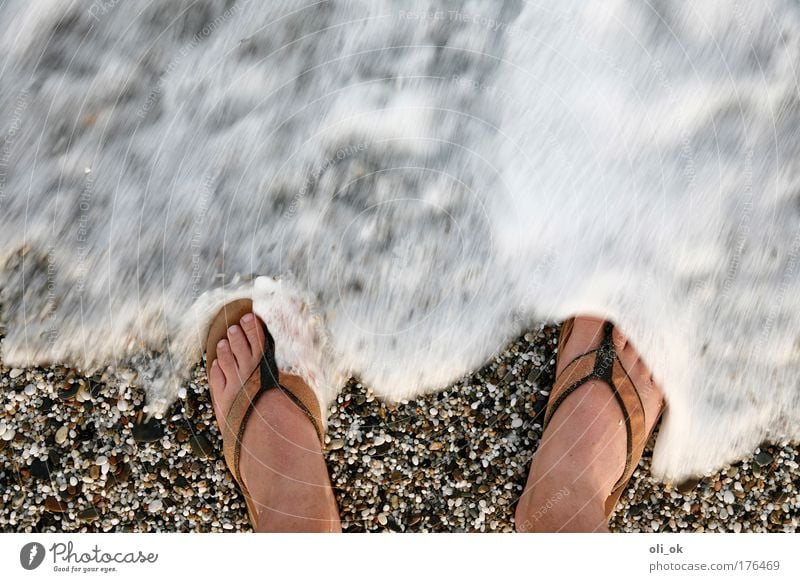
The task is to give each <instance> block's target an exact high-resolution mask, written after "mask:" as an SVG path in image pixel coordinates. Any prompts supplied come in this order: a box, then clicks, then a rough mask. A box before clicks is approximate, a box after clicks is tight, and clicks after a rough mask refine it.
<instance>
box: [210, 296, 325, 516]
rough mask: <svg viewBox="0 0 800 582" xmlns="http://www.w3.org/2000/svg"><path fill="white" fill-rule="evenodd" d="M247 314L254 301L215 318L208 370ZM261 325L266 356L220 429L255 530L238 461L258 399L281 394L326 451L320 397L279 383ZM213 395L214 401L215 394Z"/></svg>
mask: <svg viewBox="0 0 800 582" xmlns="http://www.w3.org/2000/svg"><path fill="white" fill-rule="evenodd" d="M248 313H253V301H252V300H251V299H238V300H236V301H231V302H230V303H227V304H226V305H224V306H223V307H222V309H220V311H219V313H217V315H216V316H215V317H214V319H213V320H212V322H211V326H210V328H209V330H208V338H207V341H206V368H207V369H208V368H210V366H211V364H212V363H213V362H214V360H216V359H217V343H218V342H219V341H220V340H222V339H224V338H225V337H226V335H227V333H228V328H229V327H230V326H232V325H239V321H240V320H241V319H242V317H244V316H245V315H247V314H248ZM256 317H258V316H256ZM258 321H259V323H260V324H261V326H262V327H263V329H264V336H265V337H266V342H265V346H264V354H263V356H262V358H261V360H260V362H259V364H258V365H257V366H256V368H255V370H253V372H252V373H251V374H250V376H249V377H248V378H247V380H246V381H245V382H244V384H243V385H242V387H241V388H240V389H239V392H238V394H236V397H235V398H234V400H233V404H232V405H231V408H230V410H229V411H228V413H227V415H226V417H225V420H224V421H223V423H222V425H221V426H220V430H221V432H222V447H223V452H224V455H225V462H226V463H227V464H228V468H229V469H230V471H231V473H232V474H233V477H234V479H236V482H237V483H238V484H239V487H240V488H241V490H242V494H243V495H244V498H245V501H246V503H247V513H248V516H249V517H250V523H251V524H252V525H253V527H255V525H256V517H257V515H258V512H257V509H256V505H255V502H254V501H253V499H252V497H250V494H249V492H248V491H247V488H246V487H245V485H244V481H243V480H242V476H241V474H240V472H239V457H240V454H241V448H242V438H243V437H244V430H245V427H246V426H247V422H248V420H249V419H250V415H251V413H252V412H253V409H254V408H255V406H256V403H257V402H258V399H259V398H260V397H261V396H262V395H263V394H264V393H265V392H267V391H269V390H273V389H278V390H281V391H282V392H283V393H284V394H286V395H287V396H288V397H289V398H290V399H291V400H292V401H293V402H294V403H295V404H296V405H297V406H298V407H300V409H301V410H302V411H303V412H304V413H305V414H306V416H308V418H309V419H310V420H311V423H312V424H313V425H314V429H315V430H316V431H317V436H318V437H319V440H320V443H322V446H323V448H324V446H325V440H324V431H323V428H322V414H321V411H320V406H319V402H318V401H317V397H316V396H315V395H314V393H313V392H312V391H311V389H310V388H308V387H306V386H305V385H299V386H293V387H292V389H291V390H290V389H289V388H287V387H286V386H284V385H281V384H280V383H279V382H278V366H277V364H276V362H275V340H274V339H273V338H272V335H271V334H270V332H269V330H268V329H267V326H266V324H265V323H264V322H263V321H261V319H260V318H259V320H258ZM211 394H212V401H213V392H212V393H211Z"/></svg>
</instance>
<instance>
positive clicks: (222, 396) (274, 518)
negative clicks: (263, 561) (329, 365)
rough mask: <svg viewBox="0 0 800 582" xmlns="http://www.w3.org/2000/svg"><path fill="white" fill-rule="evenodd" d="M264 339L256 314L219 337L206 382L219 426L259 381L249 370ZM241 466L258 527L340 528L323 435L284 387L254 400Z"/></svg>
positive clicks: (290, 381) (295, 382) (295, 379)
mask: <svg viewBox="0 0 800 582" xmlns="http://www.w3.org/2000/svg"><path fill="white" fill-rule="evenodd" d="M275 341H276V342H277V341H280V338H276V340H275ZM265 343H266V340H265V336H264V331H263V328H262V327H261V325H260V323H259V321H258V320H257V318H256V316H255V315H254V314H253V313H248V314H246V315H244V316H243V317H242V318H241V320H240V321H239V323H238V324H237V325H232V326H231V327H229V328H228V330H227V334H226V336H225V338H224V339H222V340H220V341H219V342H218V343H217V358H216V359H215V360H214V361H213V362H211V363H210V364H211V365H210V368H209V372H208V382H209V385H210V388H211V392H212V396H213V401H214V413H215V415H216V417H217V423H219V424H220V427H222V423H224V422H226V418H227V415H228V411H229V410H230V408H231V406H232V405H233V402H234V399H235V397H236V395H237V393H238V392H239V390H240V389H241V388H242V386H243V385H244V384H245V383H246V382H248V381H249V382H259V381H260V379H259V377H258V374H256V375H255V377H254V378H252V379H251V376H252V375H253V371H254V370H255V369H256V368H257V367H258V365H259V362H260V361H261V358H262V356H263V354H264V348H265ZM278 376H279V378H278V379H279V381H280V383H281V384H282V385H284V386H286V387H287V388H289V389H292V387H294V386H300V385H303V386H305V383H304V382H303V380H302V378H300V377H299V376H292V375H288V374H284V373H282V372H280V371H279V373H278ZM239 470H240V473H241V476H242V480H243V481H244V485H245V487H246V488H247V491H248V492H249V494H250V496H251V498H252V499H253V501H254V504H255V507H256V510H255V511H256V514H257V515H256V516H254V519H255V521H256V523H254V524H253V527H254V529H256V530H257V531H283V532H287V531H305V532H308V531H323V532H334V531H341V525H340V521H339V511H338V508H337V507H336V500H335V498H334V495H333V489H332V488H331V483H330V478H329V476H328V470H327V467H326V465H325V459H324V457H323V455H322V446H321V444H320V441H319V436H318V435H317V432H316V429H315V428H314V425H313V424H312V422H311V420H310V419H309V418H308V416H306V414H305V412H303V411H302V410H301V408H300V407H299V406H297V404H295V403H294V402H293V401H292V400H291V399H290V398H289V397H288V396H286V394H284V393H283V392H282V391H281V390H277V389H275V390H268V391H267V392H265V393H264V394H262V395H261V397H260V398H259V399H258V401H257V402H256V405H255V408H254V409H253V412H252V413H251V415H250V418H249V419H248V420H247V425H246V427H245V430H244V435H243V437H242V445H241V456H240V461H239Z"/></svg>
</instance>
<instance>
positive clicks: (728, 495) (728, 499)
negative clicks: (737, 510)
mask: <svg viewBox="0 0 800 582" xmlns="http://www.w3.org/2000/svg"><path fill="white" fill-rule="evenodd" d="M722 500H723V501H724V502H725V503H727V504H728V505H731V504H732V503H733V502H734V501H736V498H735V497H734V496H733V492H732V491H726V492H725V493H723V494H722Z"/></svg>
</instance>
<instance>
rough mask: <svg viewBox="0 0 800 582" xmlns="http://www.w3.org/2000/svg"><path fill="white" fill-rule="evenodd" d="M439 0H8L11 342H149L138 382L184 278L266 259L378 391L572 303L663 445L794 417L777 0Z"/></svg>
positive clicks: (700, 446)
mask: <svg viewBox="0 0 800 582" xmlns="http://www.w3.org/2000/svg"><path fill="white" fill-rule="evenodd" d="M432 4H433V3H430V2H407V3H403V8H402V9H400V8H399V7H398V6H397V4H396V3H394V2H391V1H389V0H384V1H374V0H373V1H369V2H368V1H366V0H364V1H361V2H356V1H352V2H345V1H342V2H324V3H317V4H310V5H307V4H305V3H302V2H285V1H284V2H280V1H273V2H270V3H269V4H266V3H258V2H251V1H242V0H240V1H238V2H234V1H230V2H223V1H196V2H191V3H190V2H167V1H162V2H152V3H148V4H147V5H146V6H145V5H139V4H138V3H121V2H119V3H118V2H114V1H113V0H107V1H99V0H95V2H88V1H87V2H76V3H70V4H67V3H62V2H56V1H50V2H45V1H40V2H36V3H29V2H25V1H23V0H20V1H12V2H6V3H4V4H3V5H2V6H1V7H0V20H1V21H2V22H3V23H5V24H6V26H4V27H3V28H2V32H0V55H2V56H0V136H3V137H4V143H3V147H2V155H0V261H2V263H3V264H4V265H5V266H4V268H3V270H2V272H0V287H1V288H2V291H0V293H1V295H0V301H2V304H3V307H4V318H5V319H6V321H7V326H8V327H7V335H6V340H5V342H4V344H3V358H4V360H5V361H6V362H8V363H16V364H20V365H22V364H30V363H36V362H44V361H64V362H72V363H77V364H80V365H91V364H103V365H105V364H115V363H118V362H122V361H127V360H130V359H131V358H132V357H134V356H135V355H137V354H141V353H142V352H143V351H144V350H156V351H158V352H159V353H161V354H162V355H161V356H160V357H159V359H157V360H156V361H155V362H151V363H150V364H148V369H147V370H146V372H147V374H146V376H147V377H149V378H151V380H150V382H149V385H148V390H149V393H150V396H151V398H152V399H153V402H154V403H156V404H157V405H159V406H161V405H163V404H164V403H166V402H168V401H169V400H170V399H171V398H172V397H173V396H174V391H175V386H176V384H175V380H176V379H178V378H180V377H181V376H182V375H184V374H186V373H188V368H189V360H190V359H191V357H192V355H193V354H196V350H197V349H199V348H198V346H199V342H197V338H196V337H194V336H191V335H185V334H182V333H179V330H180V329H181V325H182V323H185V317H186V314H187V312H190V311H189V310H190V309H191V308H192V306H193V305H194V306H195V308H197V306H198V305H202V304H201V303H198V300H199V299H200V298H201V296H203V293H205V292H206V291H209V290H212V289H219V288H221V287H223V286H225V287H229V286H236V285H239V284H240V282H241V279H242V277H247V276H249V275H250V274H259V275H281V276H283V277H284V278H285V279H291V280H293V281H294V285H295V286H297V287H299V288H300V289H302V290H303V291H304V292H306V293H307V294H308V296H309V297H311V298H313V300H314V302H315V305H316V313H317V314H318V315H319V316H320V317H321V318H322V319H323V320H324V322H325V325H326V329H327V332H328V334H329V337H330V347H331V349H332V352H333V353H334V354H335V361H336V362H337V363H338V364H339V366H340V367H339V369H338V370H337V372H341V373H342V374H346V373H355V374H358V375H359V376H360V377H361V378H362V379H363V380H364V381H365V382H366V383H368V384H370V385H371V386H373V387H374V389H375V391H376V392H377V393H378V394H381V395H383V396H385V397H390V398H403V397H406V396H410V395H413V394H416V393H419V392H421V391H425V390H431V389H435V388H436V387H440V386H443V385H445V384H446V383H448V382H449V381H451V380H453V379H454V378H456V377H458V376H460V375H461V374H463V373H465V372H467V371H469V370H471V369H474V368H476V367H477V366H479V365H480V364H481V363H482V362H484V361H485V360H486V358H487V357H488V356H489V355H490V354H491V353H492V352H494V351H495V350H497V349H499V348H500V347H501V346H502V345H503V344H504V343H505V342H506V341H507V340H508V339H510V338H511V337H513V336H514V335H515V334H517V333H518V332H519V331H520V330H522V329H524V328H526V327H528V326H530V325H532V324H533V322H534V321H537V320H542V319H547V320H556V319H560V318H564V317H567V316H569V315H570V314H572V313H575V312H592V313H596V314H600V315H605V316H608V317H611V318H613V319H614V320H615V321H616V322H617V323H618V324H619V325H620V326H621V327H622V328H623V329H624V330H625V332H626V333H627V334H628V335H629V336H630V337H631V338H632V339H633V341H634V342H635V343H636V345H637V346H638V347H639V349H640V351H641V352H642V353H643V355H644V357H645V359H646V360H647V361H648V363H649V364H650V365H651V367H652V369H653V371H654V373H655V375H656V376H657V378H658V379H659V381H660V382H661V383H662V384H663V386H664V389H665V391H666V393H667V397H668V400H669V412H668V414H667V417H666V419H665V424H664V426H663V428H662V430H661V433H660V437H659V441H658V443H657V446H656V452H655V457H654V465H653V469H654V471H655V472H656V473H657V474H659V475H661V476H664V477H672V478H680V477H682V476H685V475H688V474H693V473H698V472H705V471H707V470H709V469H711V468H713V467H716V466H719V465H720V464H722V463H724V462H726V461H729V460H734V459H736V458H738V457H741V456H743V455H745V454H747V453H749V452H750V451H751V450H752V449H754V448H755V447H756V446H757V445H758V444H759V443H760V442H761V441H762V440H763V439H765V438H770V439H775V440H778V439H781V438H800V386H798V381H799V380H798V379H799V378H800V331H799V330H800V275H798V270H800V264H799V261H800V195H798V190H799V188H798V185H800V179H799V178H800V170H799V169H798V162H797V160H798V159H800V157H798V154H800V133H799V132H798V125H799V124H798V122H800V103H799V102H798V98H797V94H798V91H797V89H798V86H797V71H796V63H798V62H800V60H798V57H799V56H800V41H798V38H800V36H799V33H800V6H798V4H797V3H796V2H791V1H789V0H784V1H778V0H771V1H766V0H756V1H755V2H749V3H734V5H733V7H731V3H730V2H726V1H722V0H704V1H702V2H700V1H697V2H677V1H674V2H673V1H661V2H657V3H650V6H648V5H646V4H645V3H640V2H633V1H630V2H628V1H622V0H615V1H614V2H608V1H605V2H599V1H598V2H585V1H580V2H579V1H577V0H568V1H564V0H561V1H559V2H555V1H552V2H537V3H533V2H493V3H487V2H485V1H484V2H478V1H471V2H470V1H464V2H449V3H445V4H446V8H444V9H443V8H442V3H437V7H438V11H433V9H432V7H431V6H432ZM206 297H207V296H206ZM199 311H202V310H198V312H199ZM192 313H194V312H192ZM190 344H191V345H190ZM159 403H160V404H159Z"/></svg>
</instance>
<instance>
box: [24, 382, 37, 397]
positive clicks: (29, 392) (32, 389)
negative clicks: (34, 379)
mask: <svg viewBox="0 0 800 582" xmlns="http://www.w3.org/2000/svg"><path fill="white" fill-rule="evenodd" d="M34 392H36V386H34V385H33V384H28V385H27V386H25V394H26V395H28V396H33V393H34Z"/></svg>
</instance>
